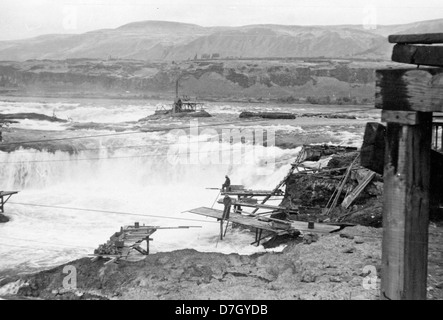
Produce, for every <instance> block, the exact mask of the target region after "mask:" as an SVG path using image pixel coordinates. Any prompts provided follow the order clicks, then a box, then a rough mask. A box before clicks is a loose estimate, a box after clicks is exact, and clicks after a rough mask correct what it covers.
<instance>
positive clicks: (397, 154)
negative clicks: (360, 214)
mask: <svg viewBox="0 0 443 320" xmlns="http://www.w3.org/2000/svg"><path fill="white" fill-rule="evenodd" d="M383 112H385V110H383ZM397 112H398V115H397V116H396V117H392V116H391V115H392V112H391V111H389V116H387V117H385V119H386V121H388V124H387V142H386V154H385V168H384V190H385V191H384V203H383V243H382V250H383V252H382V278H381V295H380V296H381V298H382V299H389V300H399V299H402V300H411V299H414V300H415V299H426V279H427V264H428V222H429V184H430V183H429V182H430V150H431V143H432V112H415V114H414V115H412V116H411V112H404V111H397ZM395 119H398V121H396V120H395Z"/></svg>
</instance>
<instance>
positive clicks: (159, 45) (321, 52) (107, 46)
mask: <svg viewBox="0 0 443 320" xmlns="http://www.w3.org/2000/svg"><path fill="white" fill-rule="evenodd" d="M442 30H443V19H440V20H432V21H423V22H416V23H410V24H405V25H393V26H379V27H378V28H377V29H374V30H366V29H364V28H363V27H362V26H360V25H343V26H286V25H250V26H243V27H202V26H198V25H194V24H185V23H176V22H165V21H143V22H134V23H130V24H127V25H124V26H121V27H119V28H116V29H103V30H96V31H92V32H88V33H84V34H78V35H63V34H56V35H45V36H39V37H36V38H31V39H25V40H17V41H1V42H0V60H13V61H24V60H29V59H56V60H63V59H73V58H92V59H108V58H109V57H113V58H118V59H140V60H169V61H172V60H187V59H193V58H194V57H195V56H196V55H197V56H198V57H199V58H200V57H201V56H202V55H210V56H212V54H218V55H219V56H220V57H221V58H227V57H233V58H239V57H248V58H261V57H326V58H331V57H334V58H370V59H388V58H389V54H390V51H391V45H390V44H389V43H387V41H386V37H387V35H389V34H395V33H421V32H441V31H442Z"/></svg>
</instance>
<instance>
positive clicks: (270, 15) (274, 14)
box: [0, 0, 443, 40]
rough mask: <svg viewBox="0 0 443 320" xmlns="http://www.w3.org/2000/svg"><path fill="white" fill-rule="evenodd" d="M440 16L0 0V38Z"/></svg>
mask: <svg viewBox="0 0 443 320" xmlns="http://www.w3.org/2000/svg"><path fill="white" fill-rule="evenodd" d="M441 18H443V1H441V0H420V1H417V0H0V40H13V39H23V38H30V37H34V36H38V35H43V34H54V33H84V32H87V31H91V30H97V29H105V28H116V27H119V26H121V25H124V24H126V23H130V22H135V21H143V20H163V21H176V22H185V23H193V24H198V25H201V26H242V25H249V24H285V25H336V24H361V25H365V24H371V25H377V24H381V25H386V24H389V25H392V24H403V23H409V22H416V21H423V20H432V19H441Z"/></svg>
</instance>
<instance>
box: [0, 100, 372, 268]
mask: <svg viewBox="0 0 443 320" xmlns="http://www.w3.org/2000/svg"><path fill="white" fill-rule="evenodd" d="M159 105H162V102H146V101H130V102H126V101H118V100H112V101H106V100H80V101H77V100H76V101H74V100H63V101H56V100H47V101H33V100H32V99H31V98H27V99H15V100H14V101H8V100H3V101H0V109H1V112H2V113H18V112H36V113H41V114H46V115H53V114H55V115H56V116H57V117H59V118H62V119H69V120H70V122H68V123H49V122H45V121H33V120H23V121H20V122H19V123H15V124H11V125H10V127H9V128H8V129H7V131H8V132H6V133H7V134H10V135H13V134H14V132H21V133H22V134H23V132H24V133H25V134H26V133H27V132H28V131H29V132H30V134H29V139H28V140H33V136H32V132H33V131H35V130H43V131H45V136H46V137H48V139H51V138H57V137H59V136H60V135H61V134H62V133H64V132H72V131H75V133H76V134H78V135H80V136H89V135H108V136H103V137H99V138H87V139H79V140H76V139H73V140H72V141H70V142H69V143H72V145H73V147H74V149H75V150H76V151H75V152H72V153H69V152H64V151H55V152H47V151H46V150H41V151H39V150H36V149H34V148H32V145H27V146H26V148H25V146H22V147H20V148H17V149H16V150H14V151H12V152H0V190H18V191H20V193H19V194H18V195H15V196H13V197H12V198H11V199H10V202H8V203H7V204H6V206H5V209H6V210H5V214H6V215H7V216H8V217H10V218H11V221H10V222H9V223H6V224H0V272H1V271H4V272H6V271H8V270H9V271H10V270H14V272H28V271H33V270H37V269H41V268H46V267H50V266H54V265H57V264H61V263H65V262H67V261H70V260H73V259H76V258H79V257H82V256H85V255H88V254H90V253H93V250H94V248H96V247H97V246H98V245H99V244H101V243H104V242H106V240H108V239H109V237H110V236H111V235H112V234H113V233H114V232H116V231H118V230H119V229H120V226H122V225H128V224H133V223H134V222H136V221H137V222H140V224H146V225H155V226H201V227H202V228H196V229H183V230H158V231H157V232H156V233H155V234H154V235H153V238H154V241H153V242H152V243H151V252H159V251H172V250H177V249H184V248H193V249H196V250H199V251H218V252H223V253H230V252H237V253H241V254H251V253H254V252H259V251H264V250H265V249H263V247H255V246H251V245H249V243H251V242H252V241H253V234H252V233H250V232H248V231H246V230H241V229H235V230H230V231H228V237H226V238H225V239H224V240H223V241H217V239H218V232H219V224H218V223H216V222H215V221H214V220H213V219H206V218H204V217H201V216H196V215H192V214H189V213H186V212H184V211H186V210H188V209H192V208H196V207H200V206H207V207H211V206H212V205H213V203H214V200H215V199H216V197H217V194H218V192H217V191H214V190H207V189H206V188H208V187H213V188H214V187H220V186H221V184H222V183H223V181H224V176H225V175H226V174H228V175H229V176H230V177H231V181H232V184H243V185H245V186H246V187H248V188H260V189H272V188H273V187H274V186H275V185H276V184H277V183H278V182H279V181H280V180H281V179H282V177H283V176H284V175H285V174H286V172H287V170H288V169H289V168H290V162H291V161H292V160H293V159H294V158H295V157H296V155H297V153H298V152H299V150H300V148H293V149H281V148H279V147H278V146H272V144H270V145H268V147H264V146H263V145H260V144H256V145H253V144H251V143H250V141H249V142H247V143H243V144H242V143H240V142H239V141H237V142H234V143H233V144H231V143H229V141H224V140H223V139H221V138H220V134H219V132H220V130H218V131H214V130H209V128H210V127H211V125H214V127H213V128H214V129H220V128H224V129H236V128H240V129H241V128H243V127H244V126H243V124H242V123H240V121H239V119H238V114H239V113H240V112H241V111H242V110H247V109H249V110H250V109H260V108H263V107H264V106H260V105H247V104H238V103H237V104H232V105H228V104H223V105H217V104H211V105H209V106H208V108H207V110H208V111H209V112H210V113H211V114H212V115H213V116H214V117H213V118H209V119H204V120H199V122H198V124H199V125H204V126H207V127H206V128H208V130H206V129H205V130H202V128H200V131H198V130H197V134H196V135H192V134H189V135H188V134H187V132H182V136H181V137H180V135H178V134H177V132H174V131H170V130H169V129H173V128H174V127H177V126H180V127H183V126H189V125H190V122H189V120H178V121H177V120H173V121H170V122H158V121H157V122H156V121H153V122H148V123H139V122H137V121H138V120H139V119H141V118H144V117H146V116H147V115H149V114H153V113H154V111H155V109H156V107H158V106H159ZM266 108H267V109H270V110H278V111H288V110H291V111H292V112H294V111H301V110H302V112H307V111H306V110H308V111H309V110H313V111H315V112H323V111H324V110H320V111H319V109H318V108H320V109H321V108H323V109H325V110H326V109H327V110H329V112H330V111H331V110H335V109H331V107H328V106H325V107H318V108H317V109H315V108H314V107H312V106H296V107H293V106H292V107H288V106H285V105H283V106H282V105H279V106H277V105H276V106H269V105H267V106H266ZM337 108H338V107H337ZM340 108H341V109H343V107H340ZM341 109H340V110H341ZM354 109H357V108H356V107H355V106H354ZM368 116H369V117H371V116H372V115H371V114H369V113H366V116H365V119H363V120H362V121H350V120H346V122H343V121H339V120H330V121H329V122H328V123H327V124H328V125H322V126H321V127H318V126H317V124H316V123H315V119H314V120H313V119H311V118H310V119H308V120H306V121H308V122H307V123H306V125H305V123H304V122H303V121H301V120H298V121H294V120H277V121H276V120H260V121H257V122H254V123H248V124H247V126H248V127H249V128H251V129H252V130H258V131H256V133H260V132H261V131H260V130H263V131H266V132H267V133H266V134H267V137H268V139H269V137H271V136H272V134H273V132H277V133H278V134H288V135H295V136H297V135H304V136H306V137H308V136H310V135H313V134H315V135H317V136H318V137H319V138H318V139H319V141H320V142H321V143H329V142H331V141H332V142H334V141H335V142H337V141H340V142H341V143H343V144H345V145H353V146H359V145H360V143H361V139H362V133H363V130H362V127H361V126H355V125H356V123H357V124H359V125H360V124H361V123H363V121H366V120H367V117H368ZM309 121H310V122H309ZM323 121H324V120H323ZM334 121H335V122H334ZM92 123H93V124H94V125H92ZM192 123H194V122H192ZM153 127H155V128H163V129H165V131H164V132H141V131H140V130H139V129H149V128H153ZM117 129H118V130H117ZM166 129H167V130H166ZM116 130H117V131H118V132H122V131H125V130H128V131H129V132H133V131H134V132H133V133H131V134H125V135H113V134H115V133H116ZM271 133H272V134H271ZM4 136H5V135H4ZM6 137H7V135H6ZM3 143H7V139H4V142H3ZM236 155H237V156H238V157H237V158H235V157H236ZM234 159H236V160H234ZM274 203H275V204H276V203H277V202H274ZM215 207H216V208H220V207H221V206H220V205H218V204H215ZM77 209H78V210H77ZM82 209H93V210H97V211H102V212H97V211H86V210H82ZM105 211H108V212H105ZM124 213H130V214H133V215H130V214H129V215H128V214H124ZM0 274H1V273H0Z"/></svg>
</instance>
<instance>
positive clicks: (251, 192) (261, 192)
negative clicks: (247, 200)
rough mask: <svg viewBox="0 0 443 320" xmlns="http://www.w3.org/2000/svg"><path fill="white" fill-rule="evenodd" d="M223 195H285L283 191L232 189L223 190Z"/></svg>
mask: <svg viewBox="0 0 443 320" xmlns="http://www.w3.org/2000/svg"><path fill="white" fill-rule="evenodd" d="M221 195H228V196H238V197H239V198H240V197H267V196H283V195H284V193H283V192H276V193H273V192H272V191H271V190H231V191H222V192H221Z"/></svg>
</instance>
